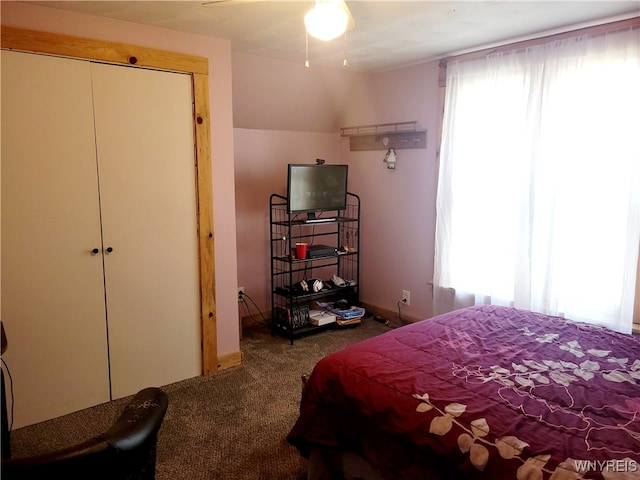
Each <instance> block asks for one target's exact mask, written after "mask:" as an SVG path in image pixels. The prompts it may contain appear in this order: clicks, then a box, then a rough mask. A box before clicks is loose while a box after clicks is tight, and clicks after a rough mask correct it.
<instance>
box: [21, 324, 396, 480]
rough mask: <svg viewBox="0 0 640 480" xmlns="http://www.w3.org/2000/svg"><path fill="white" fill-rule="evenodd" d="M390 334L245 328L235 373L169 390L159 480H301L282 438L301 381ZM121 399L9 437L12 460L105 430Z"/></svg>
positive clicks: (373, 328)
mask: <svg viewBox="0 0 640 480" xmlns="http://www.w3.org/2000/svg"><path fill="white" fill-rule="evenodd" d="M387 330H389V327H387V326H385V325H383V324H381V323H378V322H375V321H374V320H373V319H371V318H366V319H364V320H363V322H362V324H360V325H359V326H357V327H350V328H341V329H333V330H327V331H324V332H322V333H319V334H316V335H311V336H306V337H303V338H300V339H297V340H296V341H295V343H294V345H293V346H291V345H289V341H288V339H286V338H284V337H272V336H271V335H270V332H269V329H268V328H266V327H264V326H263V325H260V324H258V323H255V324H253V325H248V326H245V330H244V338H243V340H242V341H241V349H242V350H243V352H244V362H243V364H242V365H240V366H237V367H233V368H230V369H228V370H224V371H222V372H220V373H218V374H217V375H215V376H212V377H197V378H192V379H189V380H185V381H182V382H179V383H175V384H172V385H168V386H166V387H164V390H165V391H166V392H167V394H168V395H169V408H168V410H167V415H166V417H165V420H164V423H163V426H162V428H161V430H160V435H159V439H158V463H157V469H156V472H157V473H156V478H157V479H158V480H176V479H189V480H199V479H224V480H259V479H278V480H281V479H282V480H287V479H290V480H302V479H304V478H306V468H307V464H306V460H305V459H303V458H302V457H301V456H300V455H299V454H298V451H297V450H296V449H295V448H293V447H292V446H290V445H289V444H288V443H287V442H286V440H285V437H286V435H287V433H288V432H289V429H290V428H291V426H292V425H293V423H294V422H295V420H296V418H297V413H298V408H299V400H300V389H301V380H300V376H301V374H303V373H308V372H310V371H311V370H312V369H313V366H314V365H315V363H316V362H317V361H318V360H320V359H321V358H322V357H323V356H325V355H327V354H329V353H331V352H333V351H336V350H339V349H341V348H343V347H345V346H347V345H348V344H350V343H353V342H356V341H359V340H363V339H365V338H369V337H371V336H374V335H378V334H380V333H383V332H385V331H387ZM126 401H127V399H120V400H116V401H114V402H110V403H107V404H103V405H99V406H96V407H92V408H90V409H87V410H83V411H80V412H77V413H74V414H71V415H66V416H64V417H61V418H58V419H55V420H51V421H47V422H43V423H41V424H37V425H32V426H29V427H25V428H21V429H18V430H15V431H14V432H13V433H12V450H13V455H14V457H16V456H26V455H30V454H34V453H40V452H45V451H48V450H52V449H55V448H58V447H61V446H66V445H70V444H72V443H75V442H79V441H82V440H85V439H87V438H90V437H91V436H93V435H94V434H95V433H98V432H100V431H102V430H105V429H106V428H107V427H108V426H109V424H110V422H111V421H112V420H113V419H114V418H115V417H116V416H117V415H118V413H119V412H120V410H121V408H122V407H123V406H124V404H125V403H126Z"/></svg>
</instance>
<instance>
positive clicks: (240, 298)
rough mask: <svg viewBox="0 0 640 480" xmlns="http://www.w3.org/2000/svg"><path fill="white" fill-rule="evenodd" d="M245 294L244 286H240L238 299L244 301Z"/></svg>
mask: <svg viewBox="0 0 640 480" xmlns="http://www.w3.org/2000/svg"><path fill="white" fill-rule="evenodd" d="M243 295H244V287H238V301H239V302H241V301H242V296H243Z"/></svg>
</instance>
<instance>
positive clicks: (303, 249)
mask: <svg viewBox="0 0 640 480" xmlns="http://www.w3.org/2000/svg"><path fill="white" fill-rule="evenodd" d="M296 258H299V259H300V260H304V259H305V258H307V244H306V243H296Z"/></svg>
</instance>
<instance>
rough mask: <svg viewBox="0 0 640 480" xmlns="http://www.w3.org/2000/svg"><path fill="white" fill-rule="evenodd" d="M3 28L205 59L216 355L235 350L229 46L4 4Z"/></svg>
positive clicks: (202, 38) (137, 26) (170, 32)
mask: <svg viewBox="0 0 640 480" xmlns="http://www.w3.org/2000/svg"><path fill="white" fill-rule="evenodd" d="M1 8H2V10H1V14H2V17H1V21H2V24H3V25H9V26H14V27H20V28H26V29H32V30H40V31H47V32H54V33H62V34H67V35H74V36H78V37H87V38H97V39H102V40H107V41H115V42H123V43H129V44H134V45H141V46H146V47H152V48H159V49H164V50H171V51H175V52H181V53H186V54H191V55H198V56H201V57H206V58H208V59H209V97H210V102H211V144H212V160H213V175H212V176H213V195H214V199H213V203H214V206H213V207H214V232H215V253H216V258H215V262H216V265H215V268H216V309H217V317H218V354H219V355H226V354H230V353H234V352H237V351H238V350H239V335H238V310H237V294H236V285H237V283H236V277H237V258H236V255H235V252H236V228H235V224H236V221H235V205H234V203H235V190H234V179H233V172H234V162H233V156H234V152H233V116H232V105H231V46H230V43H229V41H227V40H220V39H215V38H211V37H207V36H202V35H193V34H186V33H180V32H176V31H174V30H166V29H162V28H157V27H150V26H145V25H140V24H135V23H130V22H122V21H118V20H110V19H106V18H100V17H94V16H89V15H83V14H77V13H71V12H66V11H63V10H58V9H54V8H49V7H42V6H37V5H33V4H26V3H22V2H4V1H3V2H2V4H1Z"/></svg>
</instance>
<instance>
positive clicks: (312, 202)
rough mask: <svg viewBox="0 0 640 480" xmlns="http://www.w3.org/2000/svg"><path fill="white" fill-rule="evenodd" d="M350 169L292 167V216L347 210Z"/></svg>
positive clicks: (289, 179)
mask: <svg viewBox="0 0 640 480" xmlns="http://www.w3.org/2000/svg"><path fill="white" fill-rule="evenodd" d="M347 172H348V166H347V165H333V164H324V165H318V164H291V163H290V164H289V172H288V176H287V199H288V200H287V207H288V210H289V213H302V212H308V213H311V212H321V211H327V210H344V209H345V208H347Z"/></svg>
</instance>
